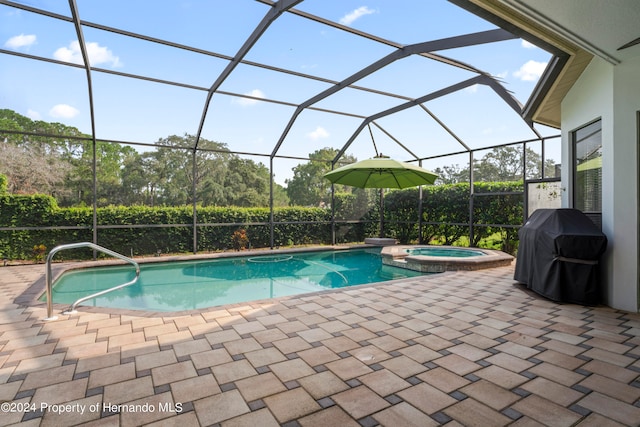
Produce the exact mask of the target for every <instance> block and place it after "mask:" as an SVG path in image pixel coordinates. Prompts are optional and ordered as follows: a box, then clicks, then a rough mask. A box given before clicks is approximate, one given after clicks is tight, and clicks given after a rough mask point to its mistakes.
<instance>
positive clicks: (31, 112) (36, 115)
mask: <svg viewBox="0 0 640 427" xmlns="http://www.w3.org/2000/svg"><path fill="white" fill-rule="evenodd" d="M27 117H29V118H30V119H31V120H40V118H41V117H42V116H41V115H40V113H38V112H37V111H35V110H32V109H28V110H27Z"/></svg>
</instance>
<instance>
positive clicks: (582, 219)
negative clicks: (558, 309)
mask: <svg viewBox="0 0 640 427" xmlns="http://www.w3.org/2000/svg"><path fill="white" fill-rule="evenodd" d="M518 236H519V238H520V244H519V246H518V255H517V257H516V268H515V274H514V279H515V280H517V281H518V282H520V283H524V284H526V285H527V288H529V289H531V290H533V291H535V292H537V293H538V294H540V295H542V296H545V297H547V298H549V299H551V300H554V301H559V302H569V303H576V304H584V305H596V304H598V303H599V302H600V293H601V290H600V288H599V286H598V260H599V258H600V256H601V255H602V254H603V253H604V251H605V250H606V248H607V237H606V236H605V235H604V234H603V233H602V232H601V231H600V230H599V229H598V228H597V227H596V226H595V225H594V224H593V222H592V221H591V220H590V219H589V218H588V217H587V216H586V215H585V214H583V213H582V212H580V211H579V210H576V209H538V210H536V211H535V212H534V213H533V214H532V215H531V217H529V220H528V221H527V223H526V224H525V225H524V226H523V227H522V228H520V230H519V231H518Z"/></svg>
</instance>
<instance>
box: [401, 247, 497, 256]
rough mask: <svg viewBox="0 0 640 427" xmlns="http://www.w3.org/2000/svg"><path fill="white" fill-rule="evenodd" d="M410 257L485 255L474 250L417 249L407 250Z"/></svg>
mask: <svg viewBox="0 0 640 427" xmlns="http://www.w3.org/2000/svg"><path fill="white" fill-rule="evenodd" d="M407 252H408V253H409V255H426V256H443V257H455V258H468V257H472V256H481V255H485V253H484V252H482V251H477V250H473V249H456V248H416V249H407Z"/></svg>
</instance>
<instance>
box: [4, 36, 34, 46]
mask: <svg viewBox="0 0 640 427" xmlns="http://www.w3.org/2000/svg"><path fill="white" fill-rule="evenodd" d="M35 42H36V35H35V34H26V35H25V34H20V35H19V36H13V37H11V38H10V39H9V40H7V41H6V42H5V44H4V47H6V48H9V49H20V48H21V47H25V46H27V47H28V46H31V45H32V44H35Z"/></svg>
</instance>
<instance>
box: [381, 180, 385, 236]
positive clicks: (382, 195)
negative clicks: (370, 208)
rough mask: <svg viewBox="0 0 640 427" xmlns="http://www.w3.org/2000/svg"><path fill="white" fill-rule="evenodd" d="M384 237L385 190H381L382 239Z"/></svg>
mask: <svg viewBox="0 0 640 427" xmlns="http://www.w3.org/2000/svg"><path fill="white" fill-rule="evenodd" d="M382 237H384V189H382V188H381V189H380V238H382Z"/></svg>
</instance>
